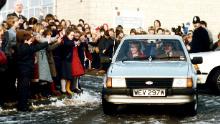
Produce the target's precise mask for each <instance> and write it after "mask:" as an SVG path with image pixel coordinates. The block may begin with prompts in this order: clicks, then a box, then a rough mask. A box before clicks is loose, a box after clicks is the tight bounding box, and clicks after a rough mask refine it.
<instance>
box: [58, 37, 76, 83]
mask: <svg viewBox="0 0 220 124" xmlns="http://www.w3.org/2000/svg"><path fill="white" fill-rule="evenodd" d="M73 47H75V43H74V41H73V40H69V39H68V38H67V37H64V38H63V46H62V55H61V59H62V60H61V61H62V65H61V66H62V67H61V73H62V74H61V77H62V78H64V79H68V80H71V79H73V77H72V70H71V68H72V66H71V64H72V63H71V62H72V57H73Z"/></svg>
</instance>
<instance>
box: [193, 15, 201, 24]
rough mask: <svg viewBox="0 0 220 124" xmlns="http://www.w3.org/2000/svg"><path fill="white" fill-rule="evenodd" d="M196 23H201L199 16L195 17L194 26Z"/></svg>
mask: <svg viewBox="0 0 220 124" xmlns="http://www.w3.org/2000/svg"><path fill="white" fill-rule="evenodd" d="M196 23H200V18H199V16H194V17H193V24H196Z"/></svg>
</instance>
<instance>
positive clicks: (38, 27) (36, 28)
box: [33, 23, 44, 33]
mask: <svg viewBox="0 0 220 124" xmlns="http://www.w3.org/2000/svg"><path fill="white" fill-rule="evenodd" d="M43 29H44V26H43V25H42V24H41V23H36V24H35V25H34V26H33V31H34V32H36V33H40V32H41V30H43Z"/></svg>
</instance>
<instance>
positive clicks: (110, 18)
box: [55, 0, 220, 37]
mask: <svg viewBox="0 0 220 124" xmlns="http://www.w3.org/2000/svg"><path fill="white" fill-rule="evenodd" d="M81 1H82V2H81ZM219 6H220V0H202V1H201V0H57V6H56V8H55V9H56V14H57V16H58V18H59V19H63V18H64V19H70V20H71V21H72V22H73V23H77V22H78V19H79V18H83V19H84V20H85V21H86V22H88V23H89V24H95V25H101V24H103V23H108V24H109V25H110V26H115V20H116V17H117V12H120V14H123V13H124V15H126V14H127V16H129V14H131V15H132V16H134V15H135V13H136V14H137V15H139V16H141V18H142V19H143V28H144V29H146V28H147V27H148V26H151V25H153V21H154V20H155V19H159V20H160V21H161V22H162V27H164V28H171V27H173V26H177V25H179V24H181V23H186V22H192V18H193V16H195V15H198V16H200V18H201V19H202V20H205V21H207V23H208V27H209V29H210V30H211V31H212V32H213V34H214V36H215V37H216V35H217V33H218V32H220V24H219V20H220V16H219V15H220V14H219V12H220V8H219Z"/></svg>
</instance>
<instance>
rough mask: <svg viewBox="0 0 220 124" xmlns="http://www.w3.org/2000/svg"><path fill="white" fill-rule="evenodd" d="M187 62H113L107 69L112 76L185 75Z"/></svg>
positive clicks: (187, 67)
mask: <svg viewBox="0 0 220 124" xmlns="http://www.w3.org/2000/svg"><path fill="white" fill-rule="evenodd" d="M188 70H189V63H187V62H186V61H184V62H167V61H166V62H115V63H112V65H111V66H110V68H109V70H108V76H112V77H186V76H187V74H188Z"/></svg>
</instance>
